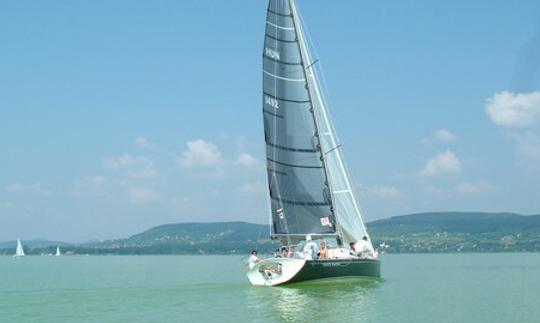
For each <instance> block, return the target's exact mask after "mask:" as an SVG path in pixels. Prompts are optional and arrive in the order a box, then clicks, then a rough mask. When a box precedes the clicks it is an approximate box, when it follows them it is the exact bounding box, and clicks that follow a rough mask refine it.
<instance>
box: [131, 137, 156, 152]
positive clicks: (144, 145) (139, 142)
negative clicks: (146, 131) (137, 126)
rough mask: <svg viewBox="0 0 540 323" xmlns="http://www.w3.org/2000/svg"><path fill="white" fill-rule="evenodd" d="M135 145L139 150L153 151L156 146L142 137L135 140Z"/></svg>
mask: <svg viewBox="0 0 540 323" xmlns="http://www.w3.org/2000/svg"><path fill="white" fill-rule="evenodd" d="M135 145H136V146H137V147H139V148H141V149H153V148H155V146H156V145H155V144H153V143H151V142H150V141H149V140H148V139H147V138H146V137H143V136H139V137H137V138H135Z"/></svg>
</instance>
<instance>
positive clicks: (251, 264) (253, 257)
mask: <svg viewBox="0 0 540 323" xmlns="http://www.w3.org/2000/svg"><path fill="white" fill-rule="evenodd" d="M258 262H261V259H260V258H259V257H257V250H253V251H252V252H251V255H250V256H249V260H248V265H249V269H252V268H253V267H255V265H256V264H257V263H258Z"/></svg>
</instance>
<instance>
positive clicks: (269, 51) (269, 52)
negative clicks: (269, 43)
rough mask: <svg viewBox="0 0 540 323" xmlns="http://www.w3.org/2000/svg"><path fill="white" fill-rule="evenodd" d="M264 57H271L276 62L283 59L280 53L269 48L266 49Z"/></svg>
mask: <svg viewBox="0 0 540 323" xmlns="http://www.w3.org/2000/svg"><path fill="white" fill-rule="evenodd" d="M264 55H266V56H267V57H270V58H271V59H273V60H276V61H279V60H280V59H281V58H280V54H279V52H278V51H275V50H273V49H270V48H268V47H266V48H265V49H264Z"/></svg>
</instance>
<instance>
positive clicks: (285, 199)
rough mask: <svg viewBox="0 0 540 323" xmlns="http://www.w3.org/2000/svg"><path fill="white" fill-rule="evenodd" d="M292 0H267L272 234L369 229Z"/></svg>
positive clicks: (345, 234) (347, 236) (352, 238)
mask: <svg viewBox="0 0 540 323" xmlns="http://www.w3.org/2000/svg"><path fill="white" fill-rule="evenodd" d="M315 68H316V62H314V61H312V59H311V57H310V53H309V49H308V47H307V45H306V41H305V38H304V34H303V30H302V26H301V23H300V19H299V17H298V14H297V11H296V7H295V4H294V0H270V2H269V5H268V13H267V19H266V35H265V42H264V49H263V116H264V131H265V141H266V156H267V172H268V186H269V193H270V204H271V213H272V224H273V225H272V234H273V236H274V237H288V238H293V239H301V238H302V237H303V236H304V235H306V234H311V235H334V236H335V235H339V236H340V237H341V238H342V240H343V241H344V242H345V243H349V242H356V241H358V240H360V239H361V238H362V237H363V236H367V232H366V229H365V226H364V223H363V221H362V218H361V213H360V209H359V206H358V204H357V202H356V198H355V196H354V191H353V189H352V186H351V183H350V180H349V176H348V175H347V172H346V168H345V165H344V162H343V156H342V153H341V148H340V147H341V146H340V145H339V144H338V142H337V137H336V135H335V131H334V127H333V126H332V122H331V120H330V116H329V114H328V111H327V107H326V104H325V101H324V98H323V96H322V94H321V90H320V85H319V82H318V79H317V75H316V74H317V73H316V71H315Z"/></svg>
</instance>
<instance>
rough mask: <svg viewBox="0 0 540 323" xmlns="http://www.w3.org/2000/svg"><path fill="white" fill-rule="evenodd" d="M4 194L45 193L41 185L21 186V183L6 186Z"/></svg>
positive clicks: (37, 183)
mask: <svg viewBox="0 0 540 323" xmlns="http://www.w3.org/2000/svg"><path fill="white" fill-rule="evenodd" d="M6 192H8V193H46V191H45V190H44V188H43V185H41V183H39V182H36V183H31V184H23V183H15V184H11V185H8V186H6Z"/></svg>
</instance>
